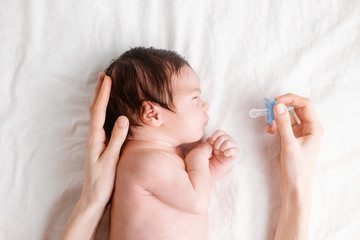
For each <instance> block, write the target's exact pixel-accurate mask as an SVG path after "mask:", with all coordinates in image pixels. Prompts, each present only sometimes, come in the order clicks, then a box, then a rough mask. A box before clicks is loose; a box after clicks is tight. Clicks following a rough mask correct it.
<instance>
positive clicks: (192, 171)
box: [135, 143, 212, 214]
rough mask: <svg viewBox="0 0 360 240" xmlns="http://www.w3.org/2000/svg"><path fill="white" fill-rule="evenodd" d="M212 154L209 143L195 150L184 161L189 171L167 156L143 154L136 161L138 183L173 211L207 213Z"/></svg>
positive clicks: (154, 153)
mask: <svg viewBox="0 0 360 240" xmlns="http://www.w3.org/2000/svg"><path fill="white" fill-rule="evenodd" d="M211 151H212V148H211V146H210V145H209V144H207V143H203V144H200V145H199V146H197V147H196V148H195V149H193V150H192V151H191V152H190V153H189V154H188V155H187V156H186V158H185V164H186V171H185V170H184V169H182V168H181V167H179V166H178V165H176V164H175V163H174V162H173V160H172V159H171V157H169V156H168V155H166V154H164V153H159V152H152V153H149V154H146V155H142V156H140V158H141V159H137V161H136V162H137V163H138V164H137V166H136V167H135V171H136V173H135V174H136V176H137V177H136V178H137V182H138V184H139V185H140V186H141V187H143V188H144V189H146V190H147V191H149V192H151V193H152V194H153V195H154V196H155V197H156V198H158V199H159V200H160V201H162V202H163V203H165V204H166V205H168V206H170V207H172V208H176V209H178V210H180V211H183V212H187V213H191V214H202V213H205V212H206V211H207V207H208V200H209V197H210V188H211V185H210V181H211V177H210V171H209V157H210V155H211Z"/></svg>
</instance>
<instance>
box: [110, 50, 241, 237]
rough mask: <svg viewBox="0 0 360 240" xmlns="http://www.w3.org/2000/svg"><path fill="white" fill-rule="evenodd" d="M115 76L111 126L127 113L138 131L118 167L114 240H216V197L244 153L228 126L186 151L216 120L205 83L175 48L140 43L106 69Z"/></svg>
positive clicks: (134, 131) (113, 208) (112, 223)
mask: <svg viewBox="0 0 360 240" xmlns="http://www.w3.org/2000/svg"><path fill="white" fill-rule="evenodd" d="M105 73H106V75H108V76H110V77H111V79H112V87H111V94H110V99H109V103H108V106H107V111H106V120H105V124H104V129H105V132H106V138H107V140H109V139H110V135H111V129H112V126H113V125H114V123H115V121H116V119H117V117H118V116H119V115H125V116H127V117H128V119H129V123H130V128H129V134H128V137H127V140H126V142H125V144H124V146H123V148H122V152H121V157H120V160H119V163H118V166H117V172H116V181H115V190H114V194H113V197H112V201H111V212H110V218H111V220H110V233H109V239H121V240H134V239H135V240H142V239H144V240H145V239H146V240H151V239H156V240H161V239H170V240H176V239H186V240H193V239H194V240H195V239H199V240H203V239H204V240H205V239H208V231H209V226H208V225H209V223H208V214H207V208H208V202H209V197H210V191H211V188H212V186H213V185H214V184H215V182H216V181H217V180H218V179H219V178H220V177H221V176H222V175H224V174H225V173H226V172H227V171H228V170H229V168H230V165H231V162H232V161H233V160H234V159H235V158H236V156H237V154H238V152H239V150H238V147H237V144H236V143H235V141H234V140H233V139H232V138H231V137H230V136H229V135H227V134H226V133H225V132H224V131H222V130H217V131H215V132H214V133H213V134H212V136H211V137H210V138H208V139H207V140H206V142H204V143H199V144H198V145H197V146H196V147H194V148H193V149H192V150H191V151H190V152H189V153H188V154H187V155H186V156H185V154H184V152H183V151H182V149H181V148H180V145H182V144H187V143H195V142H197V141H199V140H200V139H201V138H202V137H203V134H204V127H205V126H206V125H207V122H208V121H209V117H208V115H207V113H206V111H207V109H208V105H207V103H206V102H204V101H203V100H202V99H201V97H200V95H201V90H200V81H199V79H198V77H197V75H196V73H195V72H194V71H193V69H192V68H191V66H190V65H189V63H188V62H187V61H186V60H185V59H184V58H183V57H182V56H180V55H179V54H177V53H176V52H173V51H167V50H160V49H154V48H143V47H137V48H132V49H130V50H129V51H127V52H125V53H124V54H122V55H121V56H120V57H119V58H118V59H116V60H115V61H114V62H112V63H111V65H110V66H109V67H108V68H107V69H106V71H105Z"/></svg>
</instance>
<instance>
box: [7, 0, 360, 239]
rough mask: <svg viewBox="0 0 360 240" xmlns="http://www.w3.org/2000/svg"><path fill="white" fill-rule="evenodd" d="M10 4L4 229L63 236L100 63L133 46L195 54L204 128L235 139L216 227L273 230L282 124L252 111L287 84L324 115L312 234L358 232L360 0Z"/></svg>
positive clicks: (250, 232)
mask: <svg viewBox="0 0 360 240" xmlns="http://www.w3.org/2000/svg"><path fill="white" fill-rule="evenodd" d="M0 13H1V14H0V73H1V79H0V201H1V203H0V239H16V240H17V239H19V240H20V239H57V238H58V237H59V235H60V232H61V230H62V228H63V227H64V225H65V222H66V221H67V219H68V217H69V216H70V214H71V212H72V210H73V208H74V206H75V203H76V201H77V200H78V198H79V195H80V191H81V185H82V180H83V173H84V156H85V140H86V136H87V133H88V120H89V116H88V107H89V104H90V101H91V97H92V94H93V91H94V88H95V84H96V81H97V74H98V72H99V71H102V70H104V69H105V67H106V66H108V64H109V63H110V61H111V60H112V59H113V58H116V57H118V56H119V55H120V54H121V53H123V52H124V51H126V50H128V49H129V48H130V47H135V46H145V47H150V46H153V47H156V48H165V49H170V50H175V51H177V52H179V53H180V54H181V55H183V56H185V57H186V59H187V60H188V61H189V62H190V64H191V65H192V66H193V68H194V69H195V70H196V71H197V73H198V75H199V78H200V80H201V85H202V90H203V97H204V98H205V100H207V101H208V103H209V105H210V110H209V116H210V122H209V126H208V127H207V128H206V135H207V136H209V135H210V134H211V133H212V132H213V131H214V130H216V129H218V128H222V129H224V130H225V131H227V132H228V133H230V134H231V135H232V136H233V137H234V138H235V139H236V140H237V142H238V144H239V147H240V151H241V154H240V156H239V158H238V159H237V160H236V163H235V165H234V168H233V169H232V170H231V171H230V172H229V173H228V174H227V175H226V176H225V177H224V178H223V179H221V180H220V181H219V182H218V183H217V185H216V186H215V188H214V190H213V192H212V196H211V203H210V207H209V215H210V223H211V229H210V236H211V237H210V239H211V240H218V239H221V240H223V239H224V240H228V239H229V240H230V239H231V240H232V239H234V240H235V239H251V240H252V239H255V240H257V239H273V236H274V234H275V230H276V224H277V219H278V214H279V210H280V205H281V202H280V200H281V188H280V176H279V164H278V158H279V136H278V135H269V134H267V133H266V132H265V122H264V120H263V119H250V118H249V117H248V112H249V110H250V109H251V108H259V107H262V104H263V98H264V97H268V98H275V97H277V96H279V95H282V94H285V93H288V92H293V93H295V94H298V95H301V96H305V97H308V98H310V99H311V100H312V102H313V104H314V106H315V108H316V111H317V113H318V116H319V118H320V119H321V123H322V124H323V126H324V128H325V136H324V140H323V143H322V148H321V150H320V155H319V158H318V161H317V165H316V166H317V167H316V176H315V180H314V185H313V202H312V209H311V217H310V230H309V239H312V240H318V239H360V233H359V232H360V231H359V230H358V229H359V226H360V205H359V203H360V184H359V182H360V181H359V180H360V163H359V158H360V144H359V135H360V129H359V123H360V107H359V106H360V96H359V95H360V78H359V77H360V2H359V1H354V0H353V1H351V0H317V1H310V0H304V1H295V0H294V1H293V0H277V1H275V0H272V1H271V0H267V1H265V0H233V1H215V0H214V1H142V0H138V1H134V0H131V1H130V0H128V1H115V0H113V1H110V0H109V1H96V0H92V1H89V0H87V1H85V0H77V1H71V0H62V1H29V0H19V1H10V0H8V1H7V0H2V1H1V2H0ZM107 223H108V215H106V217H105V218H104V221H103V222H102V224H101V227H100V230H99V234H98V239H105V238H106V236H107V233H106V231H107Z"/></svg>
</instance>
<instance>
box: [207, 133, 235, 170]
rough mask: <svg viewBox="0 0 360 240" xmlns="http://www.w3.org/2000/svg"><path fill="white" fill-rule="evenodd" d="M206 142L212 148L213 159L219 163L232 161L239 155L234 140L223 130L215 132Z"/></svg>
mask: <svg viewBox="0 0 360 240" xmlns="http://www.w3.org/2000/svg"><path fill="white" fill-rule="evenodd" d="M206 142H208V143H209V144H211V145H212V146H213V156H212V157H213V158H216V159H217V160H218V161H219V162H220V163H224V161H229V160H233V159H235V158H236V157H237V155H238V154H239V148H238V146H237V144H236V142H235V140H234V139H233V138H232V137H230V136H229V135H228V134H227V133H226V132H224V131H223V130H216V131H215V132H214V133H213V135H212V136H211V137H209V138H208V139H207V140H206Z"/></svg>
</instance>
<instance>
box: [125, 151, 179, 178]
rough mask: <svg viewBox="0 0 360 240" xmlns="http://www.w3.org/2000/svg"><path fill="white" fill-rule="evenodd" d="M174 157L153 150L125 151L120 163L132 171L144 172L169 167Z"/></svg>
mask: <svg viewBox="0 0 360 240" xmlns="http://www.w3.org/2000/svg"><path fill="white" fill-rule="evenodd" d="M174 158H176V156H173V155H172V154H169V153H168V152H165V151H159V150H154V149H136V150H131V151H127V152H126V153H125V154H124V155H123V156H122V157H121V159H120V162H123V163H124V164H127V165H129V167H131V170H132V171H135V172H138V171H144V170H145V171H146V170H149V169H153V168H157V169H159V168H167V167H170V166H171V165H172V164H173V162H174V161H172V160H174Z"/></svg>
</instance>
